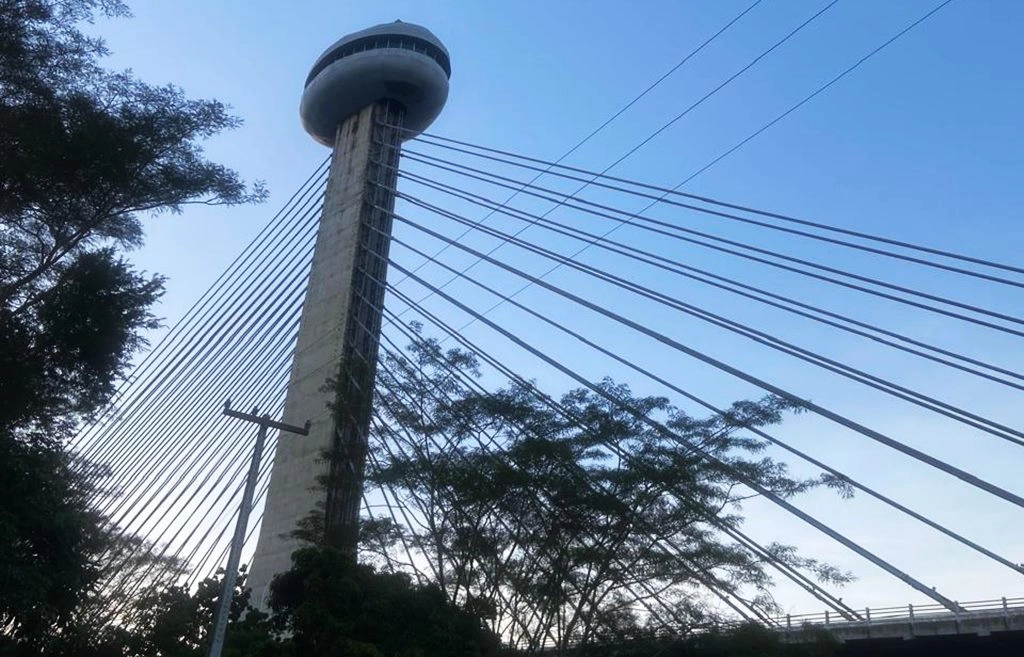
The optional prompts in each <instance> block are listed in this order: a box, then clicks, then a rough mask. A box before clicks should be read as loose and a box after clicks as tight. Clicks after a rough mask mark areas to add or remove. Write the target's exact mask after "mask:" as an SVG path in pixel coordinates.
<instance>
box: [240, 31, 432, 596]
mask: <svg viewBox="0 0 1024 657" xmlns="http://www.w3.org/2000/svg"><path fill="white" fill-rule="evenodd" d="M450 75H451V62H450V60H449V57H448V51H447V50H446V49H445V47H444V45H443V44H442V43H441V42H440V40H438V38H437V37H436V36H434V35H433V34H432V33H431V32H430V31H429V30H427V29H426V28H424V27H421V26H419V25H414V24H412V23H403V22H401V21H395V22H394V23H385V24H382V25H377V26H374V27H371V28H368V29H366V30H362V31H359V32H355V33H353V34H349V35H348V36H345V37H343V38H342V39H340V40H338V41H337V42H335V43H334V44H333V45H331V46H330V47H329V48H328V49H327V50H325V51H324V53H323V54H322V55H320V57H319V58H318V59H317V60H316V62H315V63H314V64H313V67H312V69H311V70H310V72H309V75H308V77H307V78H306V83H305V88H304V90H303V93H302V102H301V103H300V106H299V114H300V116H301V118H302V124H303V127H304V128H305V129H306V131H307V132H308V133H309V134H310V136H312V137H313V138H314V139H315V140H316V141H318V142H320V143H322V144H325V145H328V146H332V147H333V155H332V159H331V170H330V174H329V177H328V182H327V191H326V195H325V197H324V205H323V212H322V216H321V219H320V226H319V231H318V233H317V238H316V247H315V250H314V254H313V263H312V268H311V270H310V275H309V287H308V290H307V292H306V299H305V302H304V304H303V307H302V318H301V320H300V324H299V336H298V343H297V345H296V351H295V356H294V361H293V363H292V371H291V378H290V380H289V383H288V391H287V394H286V398H285V409H284V417H283V418H282V419H283V421H284V422H291V423H301V422H305V421H306V420H307V419H308V420H309V421H310V430H309V435H308V436H306V437H292V436H281V437H280V439H279V440H278V444H277V453H276V455H275V457H274V466H273V469H272V470H271V475H270V487H269V489H268V492H267V498H266V505H265V508H264V511H263V524H262V526H261V528H260V535H259V542H258V543H257V546H256V554H255V556H254V557H253V564H252V568H251V569H250V574H249V585H250V586H251V587H252V590H253V598H252V599H253V602H254V603H255V604H256V605H257V606H260V607H265V602H266V595H267V592H268V586H269V584H270V582H271V580H272V579H273V577H274V575H276V574H277V573H280V572H283V571H285V570H287V569H289V568H290V567H291V554H292V552H294V550H295V549H296V548H297V547H299V541H298V540H297V539H295V538H294V536H293V532H294V531H295V530H296V528H297V527H298V524H299V523H300V521H301V520H302V519H304V518H307V517H309V516H310V514H311V513H313V512H320V513H322V514H323V519H324V528H323V534H322V536H321V538H322V539H323V540H325V541H326V542H328V543H329V544H331V545H333V546H336V547H339V548H341V549H344V550H346V551H348V552H350V553H352V554H353V555H355V554H356V551H357V547H358V536H359V511H360V508H361V503H362V492H363V468H364V464H365V461H366V450H367V437H368V434H369V425H370V416H371V414H372V402H373V384H374V378H375V374H376V367H377V348H378V344H379V337H380V323H381V308H382V306H383V302H384V286H385V280H386V276H387V259H388V247H389V244H390V239H391V221H392V220H391V217H392V214H391V213H392V211H393V210H394V202H395V198H394V192H393V190H394V188H395V184H396V180H397V175H398V172H397V167H398V159H399V150H400V148H401V143H402V140H404V139H408V138H410V137H412V136H414V135H417V134H419V133H421V132H422V131H423V130H425V129H426V128H427V126H429V125H430V123H431V122H432V121H433V120H434V119H435V118H436V117H437V115H438V114H439V113H440V111H441V109H442V108H443V107H444V104H445V101H446V100H447V98H448V78H449V77H450Z"/></svg>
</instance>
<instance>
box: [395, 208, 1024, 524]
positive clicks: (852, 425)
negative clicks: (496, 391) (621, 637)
mask: <svg viewBox="0 0 1024 657" xmlns="http://www.w3.org/2000/svg"><path fill="white" fill-rule="evenodd" d="M392 216H393V217H394V218H395V219H398V220H399V221H401V222H403V223H405V224H408V225H411V226H413V227H414V228H417V229H418V230H420V231H422V232H424V233H426V234H428V235H430V236H431V237H434V238H435V239H438V240H442V241H446V240H450V238H447V237H445V236H444V235H442V234H440V233H438V232H436V231H433V230H431V229H429V228H426V227H425V226H422V225H419V224H417V223H416V222H413V221H411V220H409V219H407V218H405V217H403V216H401V215H399V214H397V213H392ZM455 246H457V247H458V248H460V249H462V250H464V251H466V252H467V253H469V254H470V255H473V256H475V257H478V258H480V259H481V260H484V261H486V262H488V263H490V264H492V265H495V266H497V267H499V268H501V269H504V270H506V271H508V272H509V273H512V274H515V275H517V276H519V277H521V278H523V279H525V280H527V281H529V282H531V283H533V284H535V285H538V286H540V287H543V288H544V289H546V290H548V291H550V292H554V293H555V294H557V295H558V296H561V297H563V298H565V299H568V300H570V301H573V302H574V303H576V304H578V305H580V306H583V307H585V308H587V309H589V310H592V311H594V312H597V313H598V314H601V315H604V316H605V317H608V318H609V319H612V320H614V321H616V322H618V323H620V324H623V325H625V326H627V327H629V328H632V329H634V330H635V331H638V332H640V333H642V334H644V335H646V336H648V337H650V338H653V339H654V340H656V341H658V342H660V343H662V344H664V345H666V346H668V347H671V348H673V349H675V350H677V351H679V352H681V353H684V354H686V355H688V356H691V357H692V358H694V359H696V360H699V361H701V362H703V363H706V364H708V365H711V366H712V367H715V368H716V369H719V370H721V371H723V372H726V373H728V374H731V375H733V376H734V377H736V378H738V379H740V380H743V381H746V382H747V383H751V384H753V385H755V386H757V387H759V388H761V389H762V390H765V391H766V392H770V393H772V394H775V395H778V396H779V397H782V398H783V399H787V400H790V401H792V402H793V403H796V404H799V405H800V406H802V407H804V408H806V409H807V410H810V411H813V412H815V413H817V414H818V415H821V416H822V417H825V418H827V419H830V420H832V421H833V422H836V423H837V424H840V425H841V426H844V427H846V428H848V429H851V430H853V431H855V432H857V433H859V434H861V435H863V436H865V437H868V438H871V439H872V440H875V441H876V442H879V443H882V444H884V445H887V446H889V447H891V448H893V449H895V450H897V451H899V452H902V453H904V454H906V455H907V456H911V457H912V458H915V459H917V460H919V461H921V462H923V463H927V464H929V465H931V466H933V467H935V468H937V469H939V470H942V471H943V472H945V473H947V474H949V475H952V476H954V477H956V478H957V479H960V480H961V481H964V482H966V483H968V484H971V485H972V486H974V487H976V488H979V489H981V490H984V491H986V492H988V493H991V494H992V495H995V496H996V497H999V498H1002V499H1004V500H1006V501H1008V502H1010V503H1011V504H1014V505H1016V506H1019V507H1024V498H1021V497H1020V496H1019V495H1016V494H1014V493H1011V492H1010V491H1008V490H1006V489H1004V488H1001V487H999V486H996V485H994V484H991V483H989V482H987V481H985V480H983V479H981V478H979V477H977V476H975V475H972V474H970V473H969V472H966V471H964V470H961V469H960V468H957V467H955V466H952V465H949V464H947V463H945V462H943V461H941V460H939V459H937V458H935V457H933V456H930V455H928V454H925V453H924V452H921V451H920V450H917V449H915V448H913V447H910V446H909V445H906V444H904V443H901V442H899V441H897V440H895V439H893V438H890V437H889V436H886V435H884V434H882V433H880V432H878V431H875V430H873V429H870V428H868V427H866V426H864V425H862V424H860V423H858V422H855V421H853V420H851V419H849V418H846V417H845V416H842V415H840V414H838V413H836V412H833V411H831V410H829V409H827V408H824V407H822V406H820V405H819V404H816V403H814V402H811V401H809V400H807V399H803V398H801V397H799V396H797V395H795V394H793V393H791V392H789V391H787V390H784V389H782V388H780V387H778V386H775V385H773V384H771V383H769V382H767V381H764V380H762V379H760V378H758V377H756V376H753V375H751V374H749V373H747V372H745V371H743V370H740V369H738V368H736V367H733V366H731V365H728V364H727V363H725V362H723V361H721V360H718V359H716V358H713V357H711V356H708V355H707V354H704V353H703V352H700V351H698V350H696V349H692V348H690V347H687V346H686V345H683V344H681V343H679V342H678V341H676V340H674V339H672V338H670V337H668V336H666V335H664V334H662V333H659V332H657V331H654V330H652V329H650V328H649V327H646V326H643V325H641V324H638V323H637V322H634V321H632V320H630V319H628V318H626V317H623V316H622V315H619V314H618V313H615V312H612V311H610V310H608V309H606V308H604V307H602V306H600V305H597V304H594V303H593V302H590V301H587V300H586V299H583V298H582V297H579V296H577V295H575V294H573V293H571V292H568V291H566V290H563V289H561V288H559V287H557V286H554V285H552V284H550V283H548V282H546V281H543V280H541V279H540V278H538V277H536V276H532V275H530V274H527V273H526V272H523V271H521V270H518V269H516V268H515V267H512V266H511V265H508V264H506V263H503V262H501V261H499V260H496V259H495V258H492V257H490V256H487V255H486V254H484V253H482V252H480V251H477V250H476V249H473V248H471V247H468V246H466V245H464V244H455ZM393 264H394V266H395V267H396V268H397V269H399V270H401V271H402V272H403V273H408V270H407V269H405V268H404V267H402V266H401V265H398V264H397V263H393ZM412 278H413V279H414V280H416V281H417V282H418V283H420V284H421V285H423V286H424V288H426V289H432V290H433V291H434V292H435V294H437V293H439V292H440V291H439V290H438V288H437V287H436V286H433V285H431V284H430V283H429V282H427V281H425V280H424V279H422V278H421V277H416V276H413V277H412ZM443 296H444V298H445V299H446V300H450V301H451V302H452V303H454V305H455V306H456V307H458V308H460V309H461V310H462V311H463V312H466V313H467V314H468V315H470V316H472V317H475V318H476V319H477V320H478V321H483V320H484V319H486V318H485V317H484V316H483V314H482V313H479V312H476V311H473V310H472V309H470V308H468V307H466V306H465V304H462V303H461V302H459V301H457V300H455V299H454V298H453V297H451V296H450V295H447V294H444V295H443ZM486 323H487V325H488V326H491V327H492V328H494V327H495V325H494V322H491V321H487V322H486ZM497 330H499V332H501V331H503V329H501V328H500V327H499V328H498V329H497ZM516 340H518V338H516ZM518 342H522V341H521V340H518ZM518 342H517V344H518ZM527 347H528V345H527Z"/></svg>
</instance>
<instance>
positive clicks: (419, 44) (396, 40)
mask: <svg viewBox="0 0 1024 657" xmlns="http://www.w3.org/2000/svg"><path fill="white" fill-rule="evenodd" d="M381 48H400V49H402V50H412V51H413V52H418V53H421V54H424V55H426V56H427V57H430V58H431V59H433V60H434V61H435V62H437V63H438V64H439V65H440V66H441V68H442V69H444V73H445V75H447V76H448V77H451V75H452V65H451V62H450V61H449V60H448V55H446V54H445V52H444V51H443V50H441V49H440V48H438V47H437V46H436V45H434V44H433V43H431V42H430V41H427V40H425V39H420V38H418V37H414V36H409V35H388V34H377V35H374V36H367V37H363V38H361V39H356V40H354V41H349V42H348V43H344V44H342V45H341V46H340V47H338V48H337V49H336V50H334V51H333V52H330V53H328V54H327V55H326V56H325V57H324V58H323V59H321V60H320V61H319V62H318V63H317V65H316V66H314V67H313V70H312V71H310V72H309V77H307V78H306V86H307V87H308V86H309V83H310V82H311V81H312V80H313V78H315V77H316V76H317V75H319V73H320V71H322V70H324V69H325V68H327V67H328V66H330V65H331V64H333V63H334V62H336V61H338V60H339V59H342V58H344V57H348V56H349V55H354V54H356V53H357V52H363V51H364V50H379V49H381Z"/></svg>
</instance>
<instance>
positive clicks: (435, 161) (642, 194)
mask: <svg viewBox="0 0 1024 657" xmlns="http://www.w3.org/2000/svg"><path fill="white" fill-rule="evenodd" d="M426 143H427V144H429V145H432V146H434V145H436V146H440V147H442V148H449V149H450V150H456V151H458V152H460V153H466V154H469V155H476V156H478V157H484V158H485V159H487V160H492V161H495V162H498V163H500V164H507V165H512V166H516V167H520V168H523V169H528V170H532V171H541V172H543V173H542V174H541V175H550V176H556V177H558V178H563V179H566V180H573V181H577V182H587V183H589V184H590V185H591V186H593V187H599V188H602V189H608V190H612V191H615V192H619V193H624V194H628V195H630V196H635V197H639V198H644V199H648V200H652V201H653V204H652V205H649V206H647V207H646V208H644V209H642V210H640V211H639V212H638V213H630V214H641V213H644V212H646V210H647V209H648V208H650V207H653V206H654V205H666V206H670V207H676V208H683V209H685V210H692V211H694V212H698V213H700V214H704V215H708V216H712V217H716V218H719V219H726V220H730V221H735V222H739V223H743V224H748V225H752V226H758V227H760V228H765V229H768V230H773V231H777V232H781V233H785V234H788V235H797V236H799V237H804V238H808V239H812V240H816V241H819V242H824V243H827V244H835V245H837V246H842V247H845V248H848V249H855V250H858V251H863V252H866V253H871V254H874V255H880V256H885V257H887V258H893V259H896V260H901V261H904V262H910V263H914V264H918V265H923V266H926V267H931V268H934V269H939V270H942V271H947V272H952V273H955V274H963V275H965V276H970V277H973V278H979V279H982V280H987V281H991V282H995V283H1000V284H1002V285H1008V286H1011V287H1017V288H1024V281H1018V280H1013V279H1009V278H1004V277H1000V276H996V275H993V274H986V273H984V272H979V271H976V270H973V269H964V268H963V267H957V266H954V265H949V264H945V263H942V262H938V261H935V260H927V259H925V258H921V257H917V256H911V255H907V254H905V253H899V252H896V251H889V250H886V249H882V248H877V247H872V246H868V245H865V244H859V243H857V242H851V241H848V240H843V239H838V238H834V237H828V236H827V235H821V234H818V233H812V232H809V231H806V230H800V229H797V228H789V227H786V226H780V225H778V224H773V223H770V222H767V221H761V220H758V219H753V218H750V217H744V216H742V215H739V214H734V213H732V212H725V211H723V210H715V209H712V208H708V207H703V206H700V205H694V204H693V203H686V202H682V201H674V200H672V199H671V198H670V197H671V196H673V195H676V196H682V197H686V198H696V199H699V200H700V201H702V202H704V203H709V204H711V205H714V206H719V207H723V208H726V209H731V210H740V211H744V212H749V213H751V214H755V215H761V216H767V217H771V218H776V219H783V218H784V219H793V218H791V217H788V216H787V215H781V214H778V213H774V212H768V211H764V210H756V209H754V208H749V207H746V206H740V205H736V204H732V203H725V202H723V201H716V200H713V199H707V198H705V197H701V196H697V195H695V194H687V193H684V192H679V191H672V190H671V189H667V188H664V187H657V186H655V185H648V184H646V183H642V182H637V181H628V184H630V185H632V186H633V187H634V188H633V189H631V188H629V187H624V186H622V185H621V184H619V185H617V184H611V183H605V182H599V180H601V179H611V180H613V181H617V182H618V181H622V182H624V183H625V182H626V181H625V180H624V179H621V178H617V177H615V176H605V175H602V174H599V173H595V172H591V171H586V170H583V169H578V168H576V167H569V166H565V165H559V164H558V163H555V162H553V163H551V164H550V165H549V167H548V168H541V167H539V166H532V165H529V164H524V163H523V162H521V161H516V160H509V159H505V158H500V157H494V156H486V155H480V154H479V153H474V152H472V151H469V150H466V149H462V148H453V147H445V146H443V145H441V144H433V143H431V142H426ZM479 148H484V147H482V146H481V147H479ZM488 150H493V149H488ZM402 155H403V158H404V159H408V160H410V161H412V162H417V163H420V164H424V165H426V166H429V167H432V168H435V169H441V170H444V171H448V172H451V173H455V174H458V175H461V176H465V177H470V178H474V179H477V180H484V179H483V178H480V177H479V176H473V175H469V173H468V172H471V173H475V174H480V175H484V176H488V177H490V178H493V179H495V180H500V181H504V182H505V183H508V184H507V185H501V186H502V187H508V188H509V189H516V190H517V194H520V193H527V192H526V190H527V189H535V190H538V191H541V192H545V193H548V194H555V195H557V196H560V197H564V198H574V199H576V200H577V201H580V202H584V199H581V198H580V197H579V196H578V195H570V194H567V193H563V192H558V191H556V190H552V189H550V188H545V187H542V186H540V185H537V184H535V183H534V182H533V180H536V178H534V179H533V180H530V181H523V180H519V179H517V178H511V177H509V176H502V175H499V174H497V173H493V172H489V171H486V170H483V169H480V168H479V167H472V166H469V165H467V164H463V163H460V162H455V161H452V160H447V159H444V158H440V157H435V156H432V155H429V154H427V153H421V152H419V151H416V150H412V149H409V148H406V149H403V151H402ZM518 157H521V158H523V159H528V160H531V161H532V160H533V159H534V158H526V156H518ZM559 168H564V169H566V170H570V171H582V172H584V173H585V174H586V175H587V176H591V177H592V178H591V179H588V178H586V177H583V176H577V175H573V174H570V173H563V172H560V171H558V169H559ZM537 177H540V176H537ZM484 181H485V182H490V183H491V184H493V185H497V184H499V183H497V182H493V181H489V180H484ZM644 189H653V190H656V191H659V192H661V194H654V193H651V192H646V191H642V190H644ZM548 200H550V201H552V202H554V203H559V204H561V203H563V201H561V200H560V199H548ZM793 221H795V222H800V223H802V224H808V223H811V224H813V223H814V222H807V221H804V220H797V219H793ZM815 227H824V225H823V224H816V225H815ZM828 229H829V230H831V231H833V232H843V233H846V232H852V233H855V234H856V236H857V237H861V236H862V235H861V234H860V233H856V231H846V230H845V229H841V228H836V227H829V228H828ZM865 239H866V238H865ZM881 239H882V238H877V239H876V241H878V240H881ZM890 241H892V240H890ZM900 246H904V245H903V243H900ZM911 246H912V245H908V246H906V247H905V248H911ZM922 248H923V247H922ZM947 257H953V256H947ZM957 257H958V258H959V259H969V260H971V261H973V260H975V259H974V258H969V257H968V256H957ZM979 264H987V262H986V263H979Z"/></svg>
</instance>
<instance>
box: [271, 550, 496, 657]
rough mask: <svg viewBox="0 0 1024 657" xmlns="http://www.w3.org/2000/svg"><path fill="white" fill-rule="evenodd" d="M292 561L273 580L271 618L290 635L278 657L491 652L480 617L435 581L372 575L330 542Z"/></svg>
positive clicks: (492, 643)
mask: <svg viewBox="0 0 1024 657" xmlns="http://www.w3.org/2000/svg"><path fill="white" fill-rule="evenodd" d="M292 561H293V566H292V569H291V570H289V571H287V572H285V573H282V574H280V575H278V576H277V577H276V578H274V580H273V582H272V583H271V593H270V607H271V609H272V610H273V612H274V615H273V616H272V619H271V620H272V623H273V624H274V627H275V628H276V630H277V631H278V632H281V633H282V634H283V636H286V637H288V638H287V639H285V640H284V641H283V643H282V644H281V646H280V649H281V650H282V652H281V653H280V654H281V655H303V656H306V655H308V656H310V657H319V656H321V655H323V656H324V657H327V656H328V655H352V656H357V655H365V656H366V657H384V656H387V657H392V656H394V657H403V656H410V657H412V656H413V655H415V656H416V657H432V656H437V657H477V656H483V655H487V654H492V653H493V652H494V651H496V649H497V639H496V637H493V636H492V635H490V634H489V633H488V632H487V631H486V630H485V629H484V628H483V626H482V625H481V622H480V620H479V619H478V618H476V617H475V616H473V615H472V614H469V613H467V612H465V611H463V610H460V609H458V608H457V607H455V606H454V605H452V604H451V603H450V602H449V601H447V600H446V599H445V596H444V593H443V592H442V591H441V590H440V589H439V588H437V587H436V586H431V585H425V586H424V585H416V584H413V583H412V581H411V580H410V578H409V577H408V576H407V575H404V574H401V573H399V574H389V573H379V572H376V571H375V570H374V569H373V568H372V567H371V566H368V565H365V564H356V563H355V562H354V561H353V560H352V558H351V557H350V556H348V555H346V554H345V553H344V552H342V551H340V550H337V549H334V548H330V547H306V548H302V549H300V550H298V551H297V552H295V553H294V554H293V555H292ZM275 654H276V653H275Z"/></svg>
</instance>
